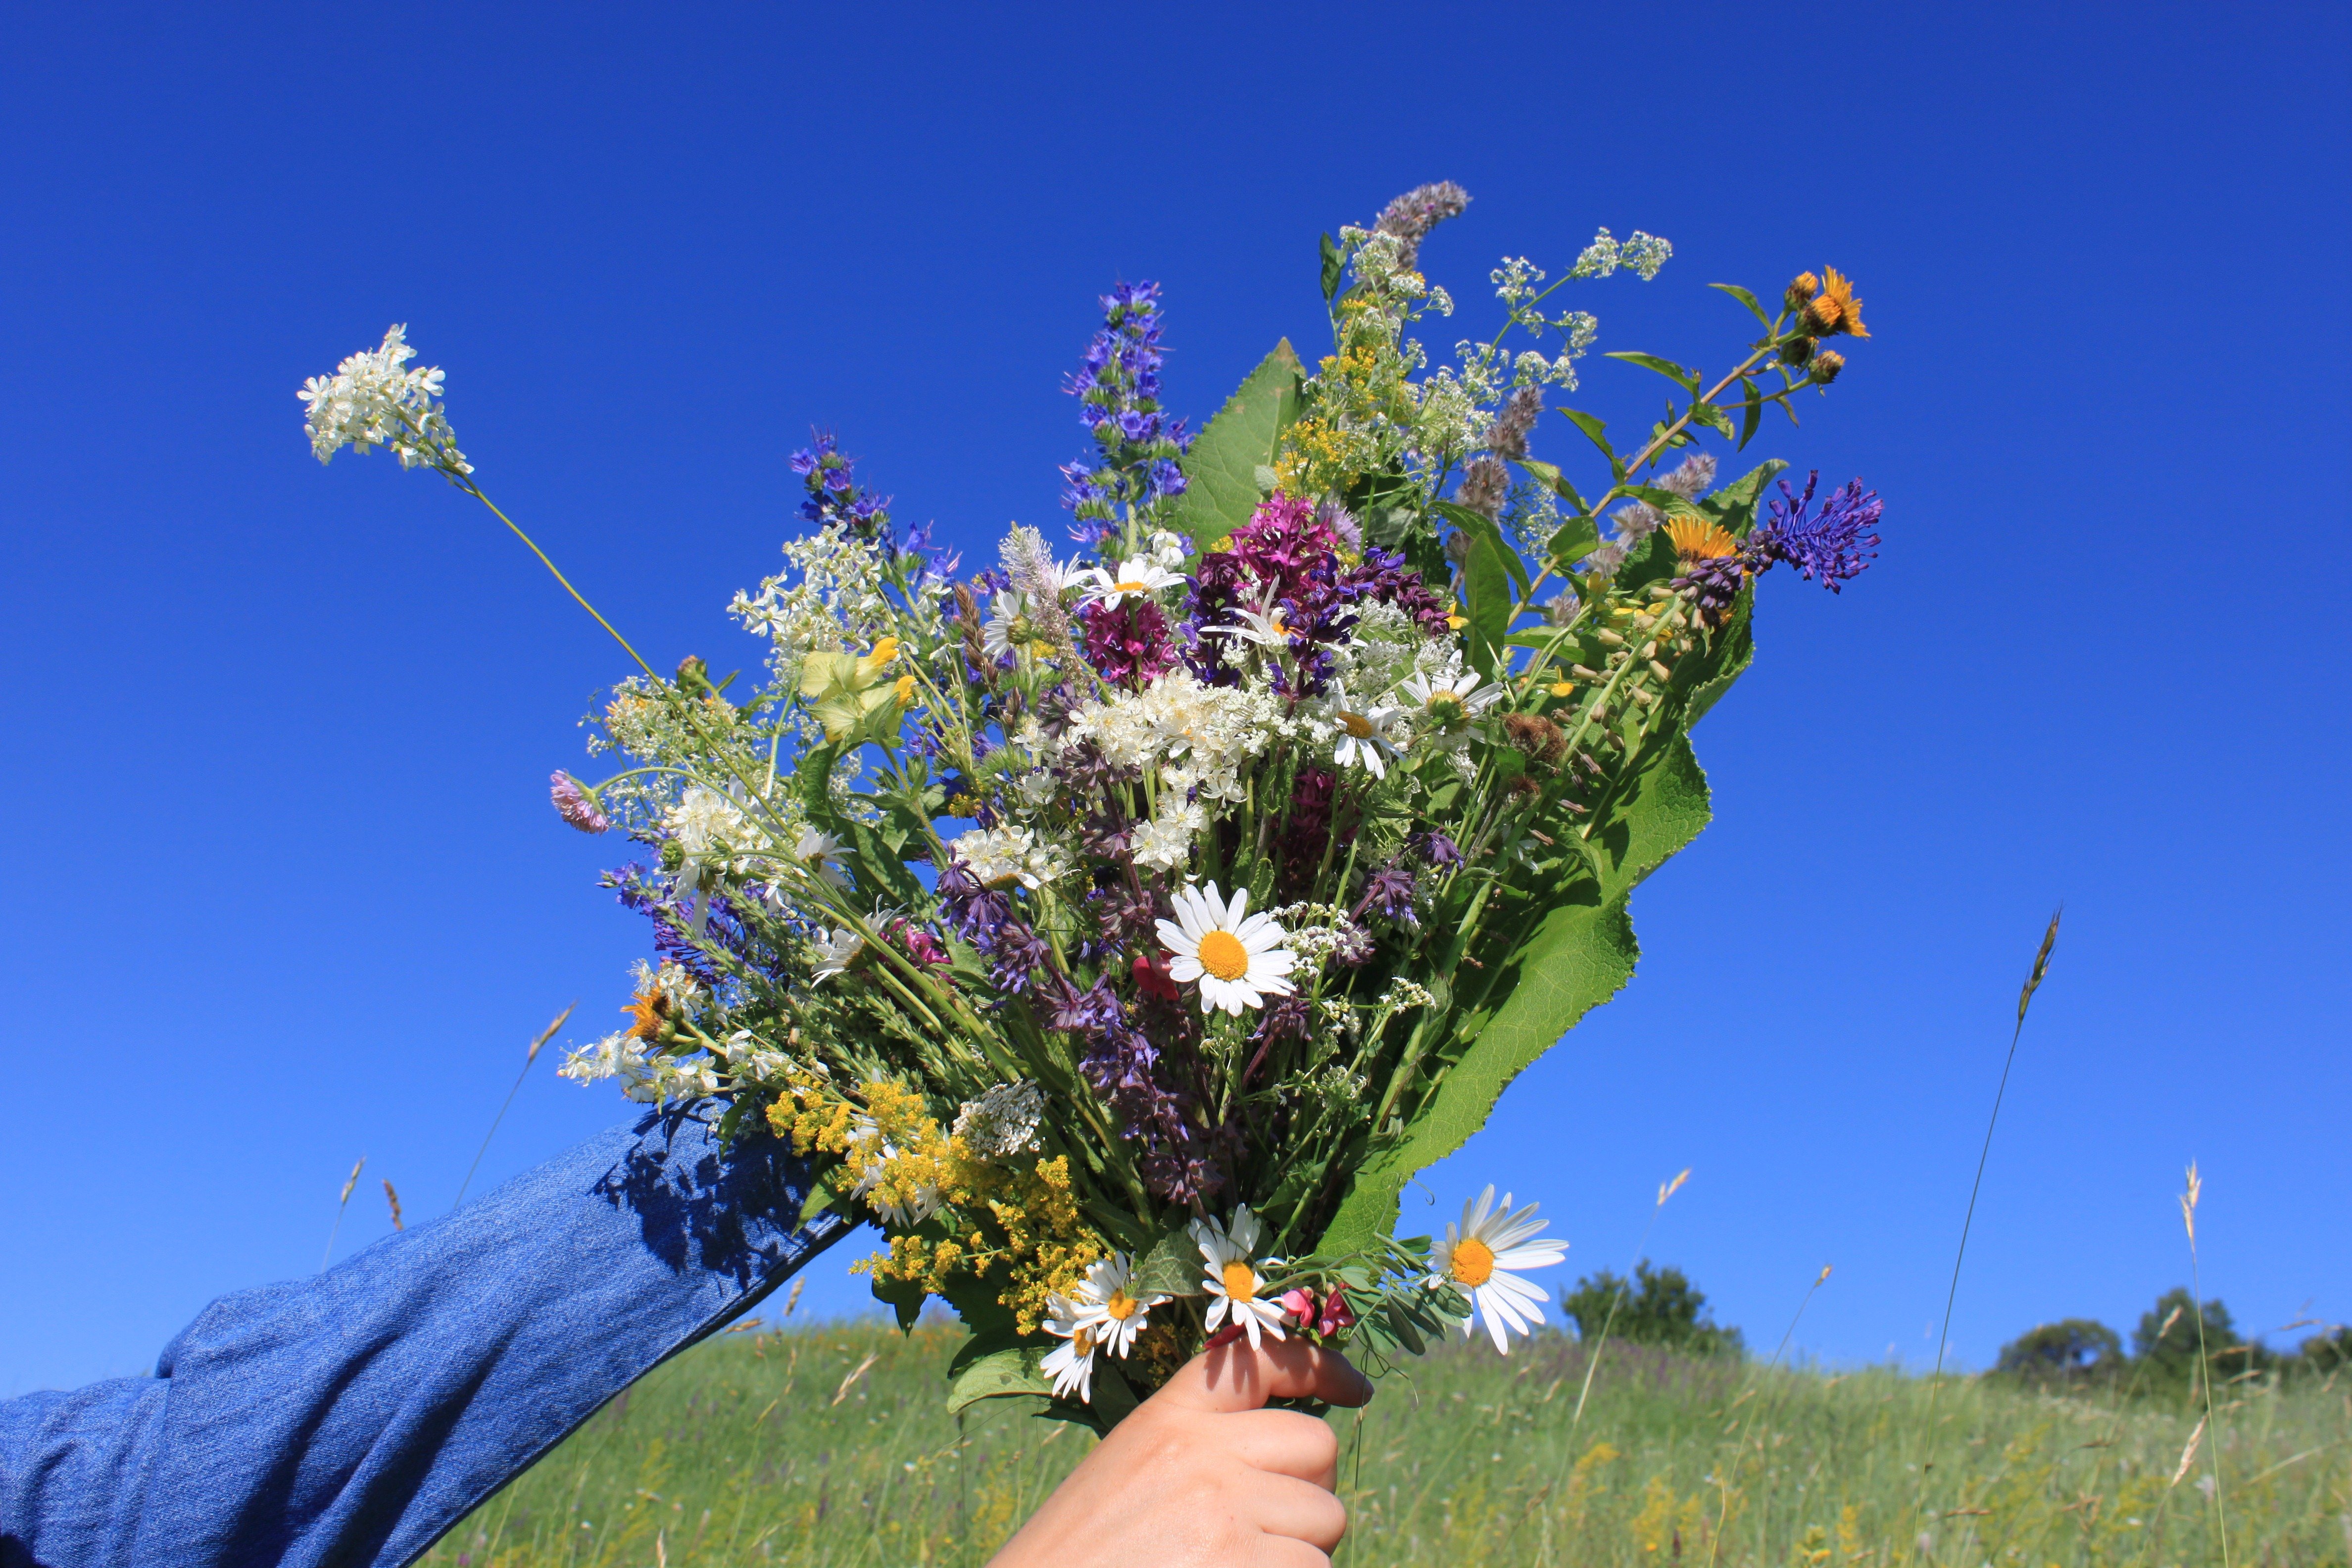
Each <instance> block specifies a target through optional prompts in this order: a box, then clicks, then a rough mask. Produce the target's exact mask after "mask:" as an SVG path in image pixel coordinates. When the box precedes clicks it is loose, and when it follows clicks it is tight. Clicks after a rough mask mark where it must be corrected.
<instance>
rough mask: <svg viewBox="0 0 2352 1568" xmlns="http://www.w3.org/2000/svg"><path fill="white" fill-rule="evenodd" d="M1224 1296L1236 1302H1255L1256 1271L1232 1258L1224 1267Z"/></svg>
mask: <svg viewBox="0 0 2352 1568" xmlns="http://www.w3.org/2000/svg"><path fill="white" fill-rule="evenodd" d="M1224 1279H1225V1294H1226V1295H1228V1296H1230V1297H1232V1298H1233V1299H1234V1300H1236V1301H1255V1300H1257V1270H1256V1269H1255V1268H1251V1267H1250V1266H1249V1265H1248V1264H1246V1263H1244V1262H1243V1261H1242V1260H1241V1259H1240V1258H1234V1260H1233V1261H1232V1262H1231V1263H1228V1264H1226V1265H1225V1267H1224Z"/></svg>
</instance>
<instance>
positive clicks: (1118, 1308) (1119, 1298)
mask: <svg viewBox="0 0 2352 1568" xmlns="http://www.w3.org/2000/svg"><path fill="white" fill-rule="evenodd" d="M1138 1310H1139V1308H1138V1305H1137V1302H1136V1300H1135V1298H1134V1297H1132V1296H1130V1295H1129V1294H1128V1293H1127V1292H1126V1291H1124V1290H1114V1291H1112V1292H1111V1293H1110V1300H1108V1301H1105V1302H1104V1303H1103V1316H1104V1317H1106V1318H1108V1319H1110V1320H1111V1321H1114V1322H1120V1323H1123V1322H1125V1321H1128V1320H1129V1318H1132V1317H1133V1316H1135V1314H1136V1312H1137V1311H1138Z"/></svg>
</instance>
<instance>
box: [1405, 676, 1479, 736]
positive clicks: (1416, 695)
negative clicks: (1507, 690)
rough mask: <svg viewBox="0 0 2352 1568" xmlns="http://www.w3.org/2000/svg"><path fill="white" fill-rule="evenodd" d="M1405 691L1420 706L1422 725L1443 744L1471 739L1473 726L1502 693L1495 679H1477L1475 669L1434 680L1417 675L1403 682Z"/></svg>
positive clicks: (1416, 705) (1416, 706) (1415, 705)
mask: <svg viewBox="0 0 2352 1568" xmlns="http://www.w3.org/2000/svg"><path fill="white" fill-rule="evenodd" d="M1404 694H1405V696H1406V697H1407V698H1409V699H1411V700H1412V704H1413V706H1414V707H1415V708H1417V709H1419V710H1420V717H1421V722H1422V727H1423V730H1424V731H1426V732H1427V733H1428V734H1429V735H1430V736H1431V737H1432V738H1433V739H1434V740H1435V741H1436V742H1438V743H1439V744H1440V745H1444V746H1453V747H1456V748H1459V747H1462V746H1465V745H1468V744H1469V743H1470V726H1471V724H1472V723H1473V722H1474V721H1475V720H1476V719H1477V717H1478V715H1479V714H1481V713H1484V712H1485V711H1486V710H1487V709H1489V708H1491V707H1493V706H1494V705H1495V703H1496V700H1498V699H1499V698H1501V696H1502V695H1503V689H1502V688H1501V687H1500V686H1497V685H1496V684H1495V683H1494V682H1492V681H1488V682H1487V683H1486V684H1485V685H1483V686H1482V685H1480V684H1479V683H1478V676H1477V673H1476V672H1475V670H1474V671H1472V672H1470V673H1468V674H1465V675H1462V676H1458V677H1456V678H1455V679H1453V680H1450V681H1447V680H1432V679H1429V678H1428V677H1426V676H1421V675H1416V676H1414V677H1412V679H1409V680H1407V681H1406V682H1405V683H1404Z"/></svg>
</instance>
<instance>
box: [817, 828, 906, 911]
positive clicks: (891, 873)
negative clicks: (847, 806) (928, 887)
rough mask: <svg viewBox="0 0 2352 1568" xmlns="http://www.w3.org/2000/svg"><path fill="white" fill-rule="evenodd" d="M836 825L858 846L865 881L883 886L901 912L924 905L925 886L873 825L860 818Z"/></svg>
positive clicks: (860, 869)
mask: <svg viewBox="0 0 2352 1568" xmlns="http://www.w3.org/2000/svg"><path fill="white" fill-rule="evenodd" d="M835 825H836V826H835V829H834V830H835V832H839V833H844V834H845V835H847V837H848V838H849V840H850V842H851V843H853V844H855V845H856V847H857V869H858V873H859V876H860V879H861V880H866V881H868V882H869V884H870V883H879V884H880V885H881V886H882V887H883V888H884V889H887V891H888V893H889V896H890V901H891V902H892V903H895V904H897V905H898V907H899V908H901V909H908V908H916V907H919V906H920V905H921V904H922V902H923V900H924V899H925V898H926V897H927V896H928V895H927V894H926V893H925V892H924V890H923V884H922V883H921V882H919V881H918V880H917V879H916V878H915V874H914V872H912V871H910V870H908V868H907V863H906V862H905V861H904V860H901V859H900V858H898V856H896V855H894V854H892V853H891V852H890V848H889V847H888V846H887V845H886V844H884V843H883V842H882V836H881V835H880V834H879V833H877V832H876V831H875V830H874V826H873V825H872V824H871V823H867V822H862V821H859V820H858V819H857V818H856V817H836V818H835Z"/></svg>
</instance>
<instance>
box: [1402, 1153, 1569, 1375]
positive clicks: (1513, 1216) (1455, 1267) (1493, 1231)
mask: <svg viewBox="0 0 2352 1568" xmlns="http://www.w3.org/2000/svg"><path fill="white" fill-rule="evenodd" d="M1535 1215H1536V1205H1533V1204H1529V1205H1528V1206H1527V1207H1525V1208H1523V1209H1520V1210H1518V1211H1517V1213H1513V1212H1512V1209H1511V1194H1508V1193H1505V1194H1503V1202H1502V1205H1501V1206H1500V1207H1499V1208H1498V1207H1496V1204H1495V1188H1494V1184H1492V1183H1489V1184H1487V1187H1486V1191H1485V1192H1483V1193H1481V1194H1478V1196H1477V1197H1476V1199H1475V1200H1474V1201H1472V1202H1470V1203H1465V1204H1464V1205H1462V1223H1461V1224H1460V1225H1459V1226H1456V1225H1454V1223H1453V1222H1452V1221H1451V1220H1449V1221H1447V1222H1446V1226H1445V1239H1444V1241H1441V1242H1439V1243H1438V1244H1437V1245H1436V1246H1435V1247H1433V1248H1432V1249H1431V1250H1430V1261H1431V1262H1432V1263H1433V1264H1435V1265H1436V1266H1437V1271H1436V1273H1435V1275H1434V1276H1433V1279H1443V1280H1444V1281H1445V1282H1446V1283H1448V1284H1450V1285H1452V1286H1453V1287H1454V1289H1457V1290H1459V1291H1461V1292H1462V1293H1463V1294H1464V1295H1465V1296H1467V1297H1468V1298H1469V1299H1470V1301H1471V1304H1472V1306H1474V1307H1475V1308H1476V1316H1478V1317H1480V1318H1484V1319H1485V1320H1486V1331H1487V1332H1488V1333H1489V1334H1491V1335H1493V1336H1494V1340H1495V1349H1496V1350H1497V1351H1499V1352H1502V1353H1503V1354H1505V1355H1508V1354H1509V1353H1510V1351H1511V1346H1510V1342H1509V1339H1508V1337H1507V1334H1508V1333H1517V1334H1520V1335H1527V1334H1531V1333H1533V1332H1535V1325H1536V1324H1538V1323H1540V1322H1542V1321H1544V1315H1543V1303H1544V1302H1546V1301H1549V1300H1551V1298H1550V1297H1549V1295H1547V1294H1546V1293H1545V1292H1544V1291H1543V1289H1541V1288H1540V1287H1538V1286H1535V1285H1530V1284H1529V1283H1528V1282H1527V1281H1526V1280H1524V1279H1520V1278H1519V1276H1518V1273H1517V1271H1518V1270H1521V1269H1528V1268H1550V1267H1551V1266H1552V1265H1553V1264H1555V1263H1558V1262H1559V1261H1560V1260H1561V1259H1562V1258H1566V1257H1567V1256H1568V1244H1567V1243H1566V1242H1562V1241H1536V1240H1533V1239H1532V1238H1533V1237H1534V1236H1535V1234H1536V1233H1537V1232H1538V1231H1539V1230H1542V1229H1543V1228H1544V1227H1545V1226H1549V1224H1550V1223H1551V1222H1550V1221H1549V1220H1544V1219H1538V1218H1536V1217H1535ZM1470 1323H1471V1320H1470V1319H1468V1318H1465V1319H1463V1320H1462V1331H1463V1332H1464V1333H1465V1335H1466V1334H1467V1333H1469V1331H1470Z"/></svg>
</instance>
